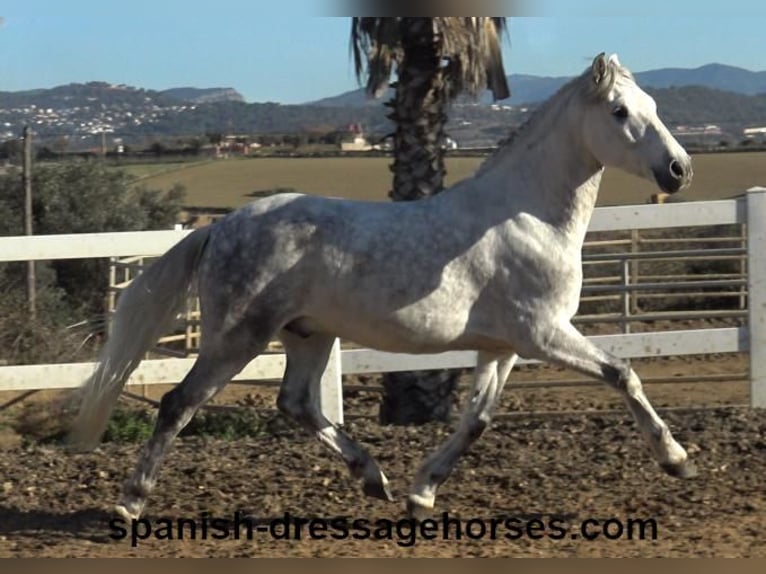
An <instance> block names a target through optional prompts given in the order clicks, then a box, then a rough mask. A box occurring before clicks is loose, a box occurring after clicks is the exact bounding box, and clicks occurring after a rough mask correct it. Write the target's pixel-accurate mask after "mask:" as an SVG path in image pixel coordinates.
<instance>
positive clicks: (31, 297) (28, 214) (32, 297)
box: [21, 126, 37, 320]
mask: <svg viewBox="0 0 766 574" xmlns="http://www.w3.org/2000/svg"><path fill="white" fill-rule="evenodd" d="M21 178H22V182H23V184H24V235H32V132H31V130H30V129H29V126H24V160H23V165H22V175H21ZM36 283H37V280H36V277H35V262H34V261H27V302H28V304H29V316H30V318H31V319H32V320H35V319H36V318H37V287H36Z"/></svg>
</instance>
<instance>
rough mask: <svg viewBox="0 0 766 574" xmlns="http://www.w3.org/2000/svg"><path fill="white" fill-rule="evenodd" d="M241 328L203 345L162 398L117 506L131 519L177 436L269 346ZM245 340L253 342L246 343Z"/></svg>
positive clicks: (117, 509)
mask: <svg viewBox="0 0 766 574" xmlns="http://www.w3.org/2000/svg"><path fill="white" fill-rule="evenodd" d="M240 331H241V329H237V330H235V332H230V333H229V336H227V337H226V338H225V340H222V341H219V344H217V345H215V346H214V347H213V346H211V345H208V346H205V345H203V347H202V348H201V349H200V355H199V357H198V358H197V361H196V362H195V363H194V365H193V366H192V368H191V370H190V371H189V372H188V373H187V375H186V377H184V380H183V381H181V383H180V384H179V385H177V386H176V387H174V388H173V389H172V390H170V391H169V392H167V393H166V394H165V395H164V396H163V397H162V400H161V401H160V408H159V413H158V415H157V422H156V424H155V427H154V432H153V434H152V436H151V438H150V439H149V441H148V442H147V443H146V445H145V446H144V448H143V450H142V451H141V454H140V456H139V460H138V464H137V465H136V468H135V470H134V472H133V474H132V475H131V477H130V478H129V479H128V480H127V482H126V483H125V486H124V488H123V492H122V496H121V498H120V501H119V503H118V504H117V505H116V507H115V510H116V512H117V513H118V514H120V515H121V516H122V517H123V518H125V519H127V520H130V519H136V518H138V517H139V516H140V515H141V512H142V511H143V508H144V505H145V504H146V499H147V497H148V495H149V493H150V492H151V490H152V489H153V488H154V485H155V483H156V481H157V476H158V474H159V471H160V466H161V464H162V461H163V459H164V458H165V455H166V454H167V451H168V449H169V448H170V445H171V443H172V442H173V439H175V437H176V436H177V435H178V433H179V432H181V430H183V428H184V427H185V426H186V425H187V424H188V423H189V421H191V419H192V417H193V416H194V414H195V413H196V412H197V410H198V409H199V407H200V406H202V405H203V404H204V403H205V402H207V401H208V400H210V399H211V398H212V397H213V396H215V395H216V394H217V393H218V392H219V391H220V390H221V389H223V388H224V387H225V386H226V384H227V383H228V382H229V381H230V380H231V378H232V377H233V376H234V375H236V374H237V373H238V372H239V371H241V370H242V368H244V366H245V365H247V363H248V362H250V360H252V359H253V358H254V357H255V356H256V355H258V354H259V353H260V352H261V351H262V350H263V349H264V348H265V347H266V344H267V341H268V337H264V338H262V339H260V340H259V341H254V340H252V339H249V338H247V337H248V336H247V335H245V334H243V333H241V332H240ZM243 341H249V342H250V344H249V345H247V346H245V345H243V344H242V342H243ZM238 343H239V344H238Z"/></svg>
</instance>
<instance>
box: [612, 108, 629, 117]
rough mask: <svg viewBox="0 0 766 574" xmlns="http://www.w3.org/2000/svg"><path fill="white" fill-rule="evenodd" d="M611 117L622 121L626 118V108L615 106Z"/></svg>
mask: <svg viewBox="0 0 766 574" xmlns="http://www.w3.org/2000/svg"><path fill="white" fill-rule="evenodd" d="M612 115H613V116H614V117H616V118H619V119H621V120H624V119H625V118H627V117H628V108H626V107H625V106H617V107H616V108H614V109H613V110H612Z"/></svg>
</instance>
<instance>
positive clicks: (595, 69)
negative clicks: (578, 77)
mask: <svg viewBox="0 0 766 574" xmlns="http://www.w3.org/2000/svg"><path fill="white" fill-rule="evenodd" d="M606 68H607V63H606V54H605V53H604V52H601V53H600V54H599V55H598V56H596V58H595V59H594V60H593V66H591V73H592V75H593V83H595V84H596V86H600V85H601V84H602V83H603V82H604V78H606Z"/></svg>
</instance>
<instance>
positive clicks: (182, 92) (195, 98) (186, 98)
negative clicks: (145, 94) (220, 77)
mask: <svg viewBox="0 0 766 574" xmlns="http://www.w3.org/2000/svg"><path fill="white" fill-rule="evenodd" d="M160 94H161V95H162V96H166V97H168V98H171V99H173V100H176V101H178V102H187V103H190V104H211V103H215V102H244V101H245V98H244V97H242V94H240V93H239V92H238V91H237V90H235V89H234V88H188V87H184V88H171V89H169V90H162V91H161V92H160Z"/></svg>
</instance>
